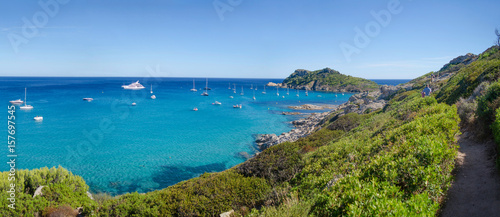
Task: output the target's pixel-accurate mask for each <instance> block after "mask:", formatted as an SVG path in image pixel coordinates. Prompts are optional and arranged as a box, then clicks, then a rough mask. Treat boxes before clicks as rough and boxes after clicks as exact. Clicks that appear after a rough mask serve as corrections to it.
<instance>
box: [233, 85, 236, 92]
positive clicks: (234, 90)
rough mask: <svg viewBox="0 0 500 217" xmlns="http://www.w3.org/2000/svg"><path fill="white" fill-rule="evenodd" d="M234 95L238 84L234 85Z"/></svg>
mask: <svg viewBox="0 0 500 217" xmlns="http://www.w3.org/2000/svg"><path fill="white" fill-rule="evenodd" d="M233 93H236V84H234V89H233Z"/></svg>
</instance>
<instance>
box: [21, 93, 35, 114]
mask: <svg viewBox="0 0 500 217" xmlns="http://www.w3.org/2000/svg"><path fill="white" fill-rule="evenodd" d="M20 108H21V109H22V110H31V109H33V106H31V105H27V104H26V88H24V105H23V106H21V107H20Z"/></svg>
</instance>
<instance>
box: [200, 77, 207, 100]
mask: <svg viewBox="0 0 500 217" xmlns="http://www.w3.org/2000/svg"><path fill="white" fill-rule="evenodd" d="M201 95H202V96H208V78H207V84H206V86H205V91H204V92H203V93H202V94H201Z"/></svg>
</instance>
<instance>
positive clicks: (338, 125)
mask: <svg viewBox="0 0 500 217" xmlns="http://www.w3.org/2000/svg"><path fill="white" fill-rule="evenodd" d="M362 119H363V117H362V115H359V114H358V113H349V114H346V115H343V116H342V117H340V118H338V119H337V120H335V121H334V122H333V123H331V124H330V125H328V127H327V128H328V129H329V130H342V131H344V132H348V131H350V130H352V129H354V128H356V127H357V126H359V124H360V123H361V120H362Z"/></svg>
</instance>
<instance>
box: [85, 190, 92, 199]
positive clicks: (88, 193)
mask: <svg viewBox="0 0 500 217" xmlns="http://www.w3.org/2000/svg"><path fill="white" fill-rule="evenodd" d="M86 193H87V196H88V197H89V198H90V199H91V200H94V197H92V194H91V193H90V192H88V191H87V192H86Z"/></svg>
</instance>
